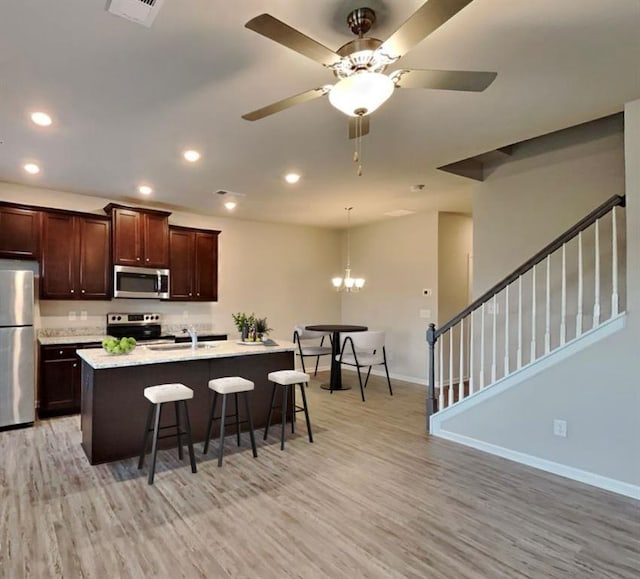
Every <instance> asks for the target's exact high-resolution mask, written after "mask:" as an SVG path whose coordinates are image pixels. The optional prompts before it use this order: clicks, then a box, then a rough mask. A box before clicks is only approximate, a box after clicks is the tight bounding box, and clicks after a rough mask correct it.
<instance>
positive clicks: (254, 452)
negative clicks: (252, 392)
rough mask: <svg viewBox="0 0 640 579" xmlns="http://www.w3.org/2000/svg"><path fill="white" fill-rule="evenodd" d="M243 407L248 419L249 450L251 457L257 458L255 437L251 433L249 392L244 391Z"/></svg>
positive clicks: (251, 420)
mask: <svg viewBox="0 0 640 579" xmlns="http://www.w3.org/2000/svg"><path fill="white" fill-rule="evenodd" d="M244 408H245V411H246V413H247V420H248V421H249V436H250V437H251V450H252V451H253V458H258V450H257V449H256V438H255V436H254V435H253V419H252V418H251V408H250V407H249V393H248V392H245V393H244Z"/></svg>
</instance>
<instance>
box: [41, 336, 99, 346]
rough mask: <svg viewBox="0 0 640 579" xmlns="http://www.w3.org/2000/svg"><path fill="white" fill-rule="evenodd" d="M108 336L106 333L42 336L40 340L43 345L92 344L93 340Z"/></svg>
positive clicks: (96, 340) (97, 340)
mask: <svg viewBox="0 0 640 579" xmlns="http://www.w3.org/2000/svg"><path fill="white" fill-rule="evenodd" d="M106 337H107V336H106V335H105V334H99V335H91V336H40V337H39V338H38V342H39V343H40V344H41V345H42V346H64V345H65V344H90V343H91V342H102V340H103V339H104V338H106Z"/></svg>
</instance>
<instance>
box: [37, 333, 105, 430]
mask: <svg viewBox="0 0 640 579" xmlns="http://www.w3.org/2000/svg"><path fill="white" fill-rule="evenodd" d="M96 347H100V344H98V343H89V344H87V343H83V344H65V345H64V346H41V347H40V377H39V384H38V403H39V404H38V415H39V416H40V417H41V418H46V417H50V416H59V415H63V414H77V413H79V412H80V402H81V391H82V379H81V364H80V363H81V360H80V358H79V357H78V355H77V354H76V350H77V349H78V348H96Z"/></svg>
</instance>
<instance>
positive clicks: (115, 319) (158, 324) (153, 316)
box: [107, 312, 175, 344]
mask: <svg viewBox="0 0 640 579" xmlns="http://www.w3.org/2000/svg"><path fill="white" fill-rule="evenodd" d="M107 334H108V335H110V336H113V337H114V338H123V337H127V338H135V339H136V341H137V342H144V343H145V344H150V343H152V342H153V341H157V342H159V343H165V342H167V341H170V342H173V341H174V339H175V336H171V335H168V336H165V335H163V334H162V316H161V314H158V313H155V312H147V313H141V314H124V313H117V312H112V313H109V314H107Z"/></svg>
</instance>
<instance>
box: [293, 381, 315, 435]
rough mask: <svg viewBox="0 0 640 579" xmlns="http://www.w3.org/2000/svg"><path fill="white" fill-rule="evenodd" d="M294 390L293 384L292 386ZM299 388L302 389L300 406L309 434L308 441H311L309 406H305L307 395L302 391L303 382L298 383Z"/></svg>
mask: <svg viewBox="0 0 640 579" xmlns="http://www.w3.org/2000/svg"><path fill="white" fill-rule="evenodd" d="M293 388H294V390H295V386H294V387H293ZM300 390H301V391H302V407H303V408H304V417H305V419H306V421H307V432H308V434H309V442H313V435H312V434H311V421H310V420H309V408H308V407H307V395H306V394H305V391H304V384H300Z"/></svg>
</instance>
